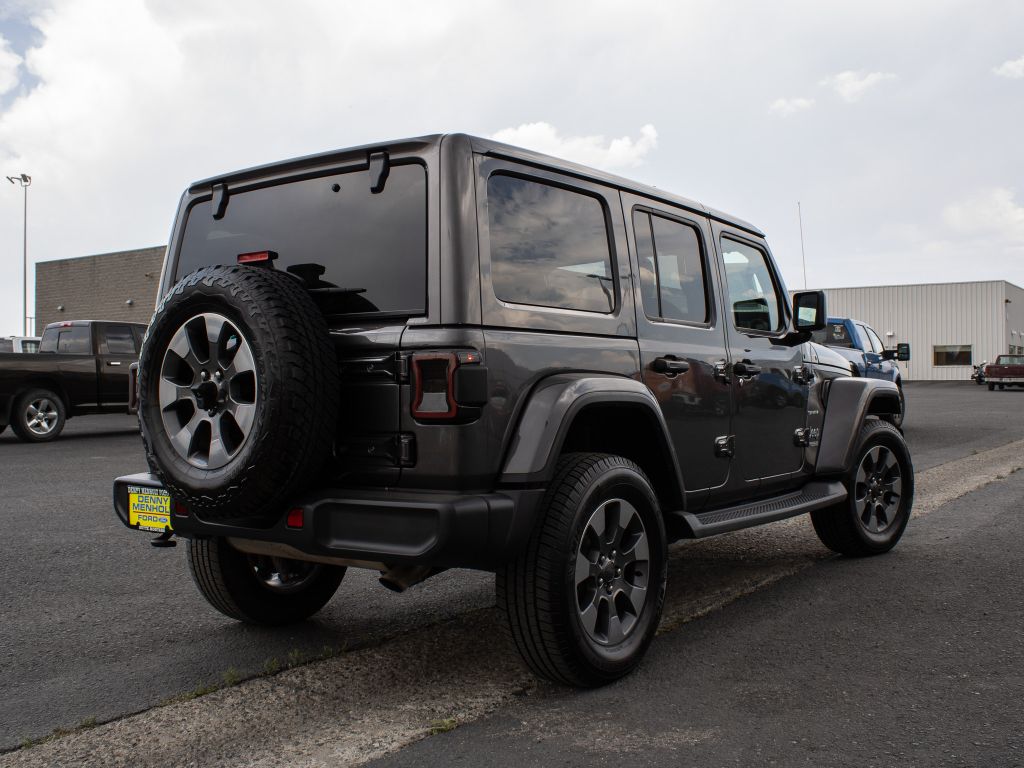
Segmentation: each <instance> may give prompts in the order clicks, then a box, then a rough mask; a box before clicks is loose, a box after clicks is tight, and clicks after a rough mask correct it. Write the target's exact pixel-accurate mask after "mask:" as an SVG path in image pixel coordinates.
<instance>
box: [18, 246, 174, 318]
mask: <svg viewBox="0 0 1024 768" xmlns="http://www.w3.org/2000/svg"><path fill="white" fill-rule="evenodd" d="M165 250H166V248H165V246H162V245H161V246H157V247H154V248H137V249H135V250H133V251H118V252H116V253H102V254H98V255H96V256H82V257H79V258H75V259H57V260H55V261H40V262H38V263H37V264H36V331H37V332H38V333H42V331H43V328H45V327H46V326H47V324H49V323H55V322H59V321H61V320H124V321H127V322H131V323H148V322H149V319H150V317H152V315H153V306H154V305H155V304H156V294H157V289H158V285H159V283H160V269H161V267H162V266H163V263H164V251H165Z"/></svg>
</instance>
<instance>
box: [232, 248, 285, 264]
mask: <svg viewBox="0 0 1024 768" xmlns="http://www.w3.org/2000/svg"><path fill="white" fill-rule="evenodd" d="M276 258H277V254H276V253H275V252H274V251H253V252H251V253H240V254H238V263H239V264H262V263H266V262H271V261H273V260H274V259H276Z"/></svg>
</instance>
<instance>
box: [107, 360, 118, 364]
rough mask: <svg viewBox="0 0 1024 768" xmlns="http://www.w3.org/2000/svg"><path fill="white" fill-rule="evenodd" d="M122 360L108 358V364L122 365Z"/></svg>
mask: <svg viewBox="0 0 1024 768" xmlns="http://www.w3.org/2000/svg"><path fill="white" fill-rule="evenodd" d="M120 364H121V361H120V360H107V365H120Z"/></svg>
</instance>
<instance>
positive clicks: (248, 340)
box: [139, 265, 339, 524]
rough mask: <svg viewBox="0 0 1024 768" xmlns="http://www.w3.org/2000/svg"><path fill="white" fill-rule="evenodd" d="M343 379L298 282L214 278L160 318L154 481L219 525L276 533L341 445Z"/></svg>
mask: <svg viewBox="0 0 1024 768" xmlns="http://www.w3.org/2000/svg"><path fill="white" fill-rule="evenodd" d="M338 391H339V386H338V367H337V362H336V360H335V354H334V347H333V345H332V343H331V337H330V333H329V331H328V328H327V323H326V321H325V320H324V318H323V315H322V314H321V313H320V311H319V310H318V309H317V307H316V305H315V304H314V303H313V300H312V298H311V297H310V296H309V294H308V293H307V292H306V291H305V289H304V288H303V287H302V285H301V284H300V283H299V281H298V280H297V279H296V278H294V277H293V276H292V275H289V274H287V273H284V272H275V271H273V270H270V269H265V268H262V267H245V266H237V265H232V266H226V267H225V266H219V267H207V268H204V269H200V270H198V271H197V272H194V273H192V274H191V275H188V276H187V277H185V278H184V279H182V280H181V282H179V283H178V284H177V285H176V286H175V287H174V288H173V289H172V290H171V291H170V293H168V294H167V296H166V297H165V298H164V299H163V301H162V302H161V304H160V306H159V307H158V308H157V311H156V314H155V315H154V316H153V322H152V324H151V325H150V327H149V331H148V332H147V334H146V338H145V340H144V342H143V346H142V355H141V358H140V360H139V420H140V422H141V426H142V437H143V441H144V443H145V447H146V455H147V458H148V459H149V465H150V467H152V469H153V472H154V473H156V475H157V476H158V477H159V478H160V480H161V481H162V482H163V484H164V485H165V486H166V488H167V490H169V491H170V492H171V495H172V496H174V497H175V498H177V499H180V500H181V501H183V502H184V503H186V504H187V505H188V506H189V507H191V508H192V510H193V511H195V512H197V513H198V514H200V515H201V516H202V517H203V518H205V519H207V520H213V521H218V522H221V521H226V520H232V521H238V522H242V521H245V522H252V523H253V524H264V523H270V522H272V521H273V520H275V519H276V518H277V517H278V516H280V514H281V511H282V508H283V507H284V506H285V505H286V504H287V501H288V499H289V498H290V497H291V496H292V495H293V494H294V493H296V492H297V491H298V490H299V489H301V488H302V487H303V486H305V485H307V484H308V483H309V482H310V481H311V480H312V479H313V477H314V476H315V473H316V472H317V470H319V469H320V467H321V466H322V465H323V462H324V460H325V459H326V458H327V457H328V455H329V454H330V450H331V444H332V441H333V440H334V434H335V428H336V423H337V413H338V396H339V395H338Z"/></svg>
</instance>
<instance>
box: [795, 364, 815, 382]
mask: <svg viewBox="0 0 1024 768" xmlns="http://www.w3.org/2000/svg"><path fill="white" fill-rule="evenodd" d="M793 381H794V382H796V383H797V384H810V383H811V382H812V381H814V370H813V369H811V368H808V367H807V366H805V365H798V366H797V367H796V368H794V369H793Z"/></svg>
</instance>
